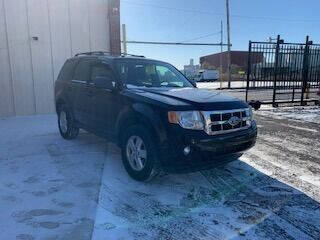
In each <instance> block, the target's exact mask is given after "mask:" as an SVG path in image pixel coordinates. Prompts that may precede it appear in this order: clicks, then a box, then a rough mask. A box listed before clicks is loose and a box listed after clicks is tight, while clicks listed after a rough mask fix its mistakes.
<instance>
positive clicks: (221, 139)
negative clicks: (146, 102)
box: [161, 121, 257, 173]
mask: <svg viewBox="0 0 320 240" xmlns="http://www.w3.org/2000/svg"><path fill="white" fill-rule="evenodd" d="M169 132H170V133H171V134H170V135H168V142H167V143H166V144H164V145H162V146H163V147H162V149H161V153H162V154H161V163H162V168H163V170H164V171H166V172H172V173H186V172H194V171H199V170H204V169H210V168H214V167H218V166H221V165H225V164H226V163H228V162H230V161H234V160H236V159H238V158H239V157H240V156H241V154H242V153H243V152H244V151H246V150H248V149H249V148H251V147H253V146H254V144H255V142H256V138H257V127H256V123H255V121H253V122H252V126H251V127H250V128H248V129H245V130H241V131H237V132H233V133H228V134H223V135H216V136H209V135H207V134H206V133H205V132H203V131H190V130H185V129H182V128H180V127H179V126H171V129H170V131H169ZM186 146H190V148H191V152H190V153H189V154H187V155H185V154H184V152H183V149H184V148H185V147H186Z"/></svg>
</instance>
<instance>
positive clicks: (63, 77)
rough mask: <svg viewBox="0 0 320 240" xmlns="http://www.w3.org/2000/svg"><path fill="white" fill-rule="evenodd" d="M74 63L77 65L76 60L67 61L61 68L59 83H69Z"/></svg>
mask: <svg viewBox="0 0 320 240" xmlns="http://www.w3.org/2000/svg"><path fill="white" fill-rule="evenodd" d="M76 63H77V61H76V60H74V59H68V60H67V61H66V62H65V64H64V65H63V67H62V69H61V71H60V73H59V76H58V79H59V80H60V81H70V80H71V79H72V77H73V73H74V67H75V65H76Z"/></svg>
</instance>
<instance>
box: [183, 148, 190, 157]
mask: <svg viewBox="0 0 320 240" xmlns="http://www.w3.org/2000/svg"><path fill="white" fill-rule="evenodd" d="M190 152H191V148H190V146H186V147H185V148H184V149H183V154H184V155H185V156H187V155H189V153H190Z"/></svg>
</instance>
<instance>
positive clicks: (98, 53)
mask: <svg viewBox="0 0 320 240" xmlns="http://www.w3.org/2000/svg"><path fill="white" fill-rule="evenodd" d="M81 55H101V56H102V55H114V56H121V57H125V56H132V57H140V58H145V56H142V55H135V54H129V53H120V54H113V53H111V52H105V51H95V52H83V53H77V54H76V55H74V56H75V57H78V56H81Z"/></svg>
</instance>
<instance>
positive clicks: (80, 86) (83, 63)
mask: <svg viewBox="0 0 320 240" xmlns="http://www.w3.org/2000/svg"><path fill="white" fill-rule="evenodd" d="M91 63H92V60H90V59H81V60H80V61H79V63H78V64H77V66H76V68H75V71H74V76H73V79H72V81H71V82H72V88H73V100H72V109H73V113H74V116H75V119H76V120H77V121H78V122H80V123H81V124H82V125H84V126H88V124H89V123H90V120H89V117H90V107H91V100H92V99H91V98H92V89H91V88H92V86H91V85H89V84H88V81H89V80H90V64H91Z"/></svg>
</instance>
